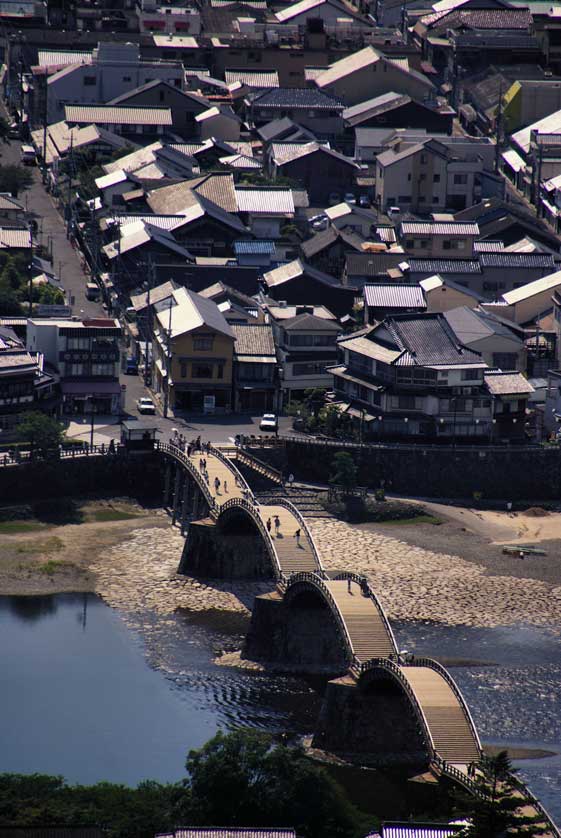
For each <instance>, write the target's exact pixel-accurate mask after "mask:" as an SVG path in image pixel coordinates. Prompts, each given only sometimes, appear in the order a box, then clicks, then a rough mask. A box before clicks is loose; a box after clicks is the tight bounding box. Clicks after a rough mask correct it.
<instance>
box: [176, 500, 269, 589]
mask: <svg viewBox="0 0 561 838" xmlns="http://www.w3.org/2000/svg"><path fill="white" fill-rule="evenodd" d="M207 509H208V507H207ZM194 519H195V515H193V520H191V522H190V523H189V527H188V529H187V539H186V541H185V546H184V548H183V554H182V556H181V561H180V564H179V569H178V572H179V573H185V574H188V575H189V576H198V577H201V578H205V577H206V578H213V579H266V578H270V577H272V576H273V567H272V564H271V558H270V556H269V552H268V550H267V546H266V544H265V542H264V541H263V538H262V536H261V534H260V532H259V529H258V528H257V526H256V525H255V523H254V522H253V521H252V519H251V517H250V516H249V515H248V514H247V513H246V512H244V510H243V509H237V508H232V509H228V510H225V511H224V512H221V514H220V515H219V517H218V518H217V519H216V520H215V519H214V517H210V516H209V515H208V513H207V514H206V515H201V516H199V517H198V519H197V520H194Z"/></svg>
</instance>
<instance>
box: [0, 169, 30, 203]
mask: <svg viewBox="0 0 561 838" xmlns="http://www.w3.org/2000/svg"><path fill="white" fill-rule="evenodd" d="M32 183H33V175H32V174H31V172H30V171H29V169H25V168H24V167H23V166H0V192H9V193H10V194H11V195H13V196H14V198H17V197H18V195H19V193H20V192H23V191H24V190H25V189H29V187H30V186H31V184H32Z"/></svg>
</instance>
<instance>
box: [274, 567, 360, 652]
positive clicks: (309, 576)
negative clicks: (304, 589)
mask: <svg viewBox="0 0 561 838" xmlns="http://www.w3.org/2000/svg"><path fill="white" fill-rule="evenodd" d="M298 582H311V583H312V585H315V586H316V587H317V588H319V589H320V591H321V592H322V594H323V595H324V597H325V598H326V600H327V601H328V602H329V605H330V606H331V613H332V614H333V615H334V617H335V620H336V622H337V625H338V626H339V628H340V630H341V633H342V635H343V641H344V643H345V646H346V649H347V654H348V658H349V662H350V663H351V664H352V661H353V660H354V659H355V658H354V650H353V646H352V643H351V638H350V636H349V631H348V628H347V624H346V623H345V620H344V618H343V615H342V614H341V612H340V610H339V606H338V605H337V603H336V601H335V598H334V596H333V594H332V593H331V591H330V590H329V588H328V586H327V585H326V584H325V571H324V570H323V569H320V570H319V571H318V573H312V572H311V571H307V570H302V571H299V572H297V573H291V574H290V576H289V577H288V578H287V583H286V586H285V590H286V589H288V588H289V587H291V586H292V585H295V584H297V583H298Z"/></svg>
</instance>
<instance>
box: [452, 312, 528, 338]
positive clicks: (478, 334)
mask: <svg viewBox="0 0 561 838" xmlns="http://www.w3.org/2000/svg"><path fill="white" fill-rule="evenodd" d="M444 317H445V318H446V320H447V321H448V323H449V325H450V326H451V328H452V329H453V331H454V334H456V335H457V337H458V338H459V340H460V341H461V342H462V343H465V344H466V345H467V346H469V345H470V344H471V343H473V342H474V341H478V340H481V339H482V338H486V337H491V336H492V335H500V336H501V337H505V338H509V339H510V340H512V341H518V343H519V345H520V348H522V341H521V340H520V338H518V337H517V336H516V335H515V334H514V332H513V331H512V330H511V329H509V327H508V326H506V325H505V324H504V323H502V322H501V321H500V320H497V318H496V317H494V316H493V315H492V314H489V313H487V312H484V311H475V310H474V309H472V308H469V307H468V306H459V307H458V308H453V309H451V310H450V311H446V312H445V313H444Z"/></svg>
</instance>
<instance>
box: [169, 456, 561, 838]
mask: <svg viewBox="0 0 561 838" xmlns="http://www.w3.org/2000/svg"><path fill="white" fill-rule="evenodd" d="M158 447H159V450H160V451H161V452H162V453H163V454H164V455H165V458H166V476H165V505H166V506H168V507H169V508H170V509H171V510H172V515H173V520H174V523H175V521H177V520H179V521H180V522H181V526H182V530H187V539H186V542H185V549H184V553H183V557H182V560H181V564H180V572H181V571H187V572H195V573H197V572H198V573H199V575H206V576H225V577H226V578H233V577H235V576H269V577H273V578H274V579H275V580H276V589H275V590H274V591H272V592H271V593H269V594H265V595H262V596H258V597H256V598H255V604H254V609H253V613H252V620H251V625H250V629H249V632H248V635H247V638H246V643H245V648H244V656H245V657H248V658H253V659H257V660H263V661H266V662H268V663H272V664H275V665H278V666H281V667H284V668H286V669H288V670H291V671H299V672H303V673H313V672H322V673H327V674H329V675H330V676H335V677H333V678H332V680H330V682H329V684H328V686H327V690H326V695H325V698H324V701H323V706H322V709H321V712H320V718H319V720H318V724H317V728H316V732H315V736H314V745H316V746H317V747H320V748H323V749H325V750H332V751H335V752H339V753H344V754H349V755H351V756H357V755H360V756H361V757H366V756H368V758H369V759H371V758H372V757H373V756H374V758H376V755H378V756H380V757H384V758H385V759H386V761H388V757H389V761H390V762H400V761H402V762H403V761H413V762H416V761H419V762H425V763H426V762H427V760H428V762H429V764H430V767H431V769H432V771H433V773H435V774H437V775H440V774H444V775H447V776H449V777H451V778H453V779H454V780H455V781H457V782H459V783H461V784H462V785H464V786H465V787H466V788H468V789H469V790H471V791H472V792H473V793H474V794H480V791H479V790H478V785H477V783H476V781H475V780H474V777H473V771H471V770H470V767H472V766H474V765H476V764H477V763H478V762H479V761H480V759H481V757H482V748H481V743H480V741H479V736H478V733H477V730H476V727H475V724H474V722H473V719H472V717H471V714H470V712H469V709H468V707H467V705H466V702H465V700H464V698H463V696H462V694H461V692H460V690H459V688H458V686H457V685H456V683H455V682H454V680H453V678H452V677H451V676H450V674H449V672H448V671H447V670H446V669H445V668H444V667H443V666H441V665H440V664H439V663H437V662H436V661H434V660H432V659H430V658H414V657H413V656H410V655H405V654H402V653H400V651H399V649H398V647H397V644H396V641H395V638H394V635H393V632H392V628H391V625H390V623H389V621H388V619H387V617H386V615H385V613H384V610H383V608H382V605H381V604H380V602H379V600H378V598H377V597H376V594H375V593H374V591H373V590H372V589H371V587H370V585H369V583H368V580H367V579H366V578H365V577H363V576H359V575H357V574H353V573H347V572H343V573H339V574H332V575H331V576H330V575H329V573H327V572H326V571H325V569H324V568H323V565H322V562H321V558H320V555H319V553H318V550H317V547H316V545H315V543H314V539H313V536H312V534H311V532H310V531H309V529H308V526H307V524H306V521H305V519H304V518H303V517H302V515H301V514H300V513H299V511H298V510H297V509H296V507H295V506H294V505H293V504H291V503H290V502H289V501H288V500H286V499H284V498H275V500H274V502H267V503H260V502H259V500H258V498H256V496H255V495H254V493H253V492H252V490H251V488H250V487H249V485H248V483H247V481H246V480H245V478H244V477H243V475H242V473H241V471H240V470H239V469H238V468H237V466H236V460H241V461H242V464H243V465H248V466H250V467H252V468H253V469H254V470H256V471H258V472H259V471H260V472H261V473H262V474H263V475H264V476H268V477H269V478H271V479H277V477H276V476H275V473H274V470H272V469H269V467H268V466H266V465H265V464H261V463H259V461H257V462H249V460H250V459H251V458H250V457H249V456H248V455H247V454H246V453H245V452H241V451H238V450H237V449H233V448H228V449H220V448H217V447H213V446H211V447H209V448H208V449H206V450H204V451H198V450H197V451H193V452H192V453H191V455H190V456H188V455H187V453H186V452H185V451H183V450H181V449H180V448H179V447H177V446H175V445H166V444H160V445H159V446H158ZM203 461H204V462H203ZM205 463H206V467H205ZM267 471H268V473H267ZM277 482H278V479H277ZM188 524H189V526H187V525H188ZM525 799H526V800H527V798H526V797H525ZM530 809H531V810H532V813H533V814H534V815H536V816H537V817H538V818H541V819H542V823H543V825H544V827H545V829H546V832H544V835H546V836H547V835H550V836H555V838H561V832H560V831H559V830H558V829H557V827H556V826H555V825H554V824H553V822H552V821H551V818H550V817H549V816H548V815H547V813H546V812H545V810H544V809H543V807H542V806H541V804H539V802H538V801H536V800H535V798H534V799H533V802H531V803H530V804H529V807H528V804H527V803H525V804H524V813H525V815H526V816H527V815H528V814H529V810H530ZM530 814H531V813H530Z"/></svg>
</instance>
